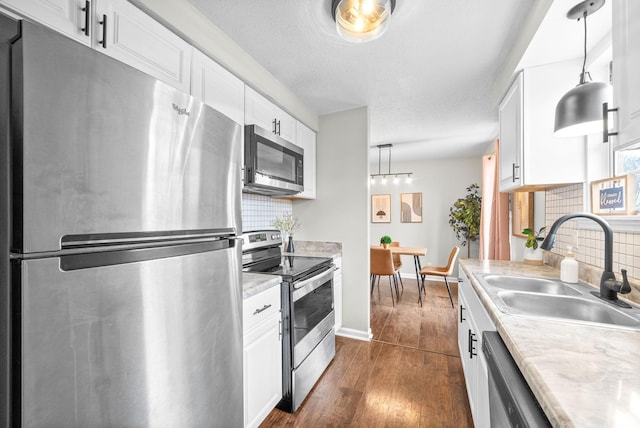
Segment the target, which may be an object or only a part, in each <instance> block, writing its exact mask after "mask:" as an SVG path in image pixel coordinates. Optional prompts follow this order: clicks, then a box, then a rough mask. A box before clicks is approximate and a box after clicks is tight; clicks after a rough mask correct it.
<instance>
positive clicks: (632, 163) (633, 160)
mask: <svg viewBox="0 0 640 428" xmlns="http://www.w3.org/2000/svg"><path fill="white" fill-rule="evenodd" d="M615 171H616V175H625V174H634V175H635V176H636V191H635V196H636V201H635V206H636V212H637V213H640V145H638V146H635V147H630V148H627V149H622V150H617V151H616V152H615Z"/></svg>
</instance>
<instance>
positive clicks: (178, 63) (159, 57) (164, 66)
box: [93, 0, 191, 93]
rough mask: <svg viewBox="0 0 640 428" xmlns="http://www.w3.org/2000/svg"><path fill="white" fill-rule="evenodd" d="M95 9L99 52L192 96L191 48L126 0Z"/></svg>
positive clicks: (102, 0)
mask: <svg viewBox="0 0 640 428" xmlns="http://www.w3.org/2000/svg"><path fill="white" fill-rule="evenodd" d="M95 9H96V18H95V21H94V22H95V23H94V28H93V40H94V46H95V47H96V49H98V50H100V51H102V52H104V53H106V54H107V55H109V56H111V57H113V58H115V59H117V60H120V61H122V62H124V63H126V64H129V65H131V66H132V67H135V68H137V69H138V70H141V71H144V72H145V73H147V74H150V75H151V76H153V77H155V78H156V79H159V80H162V81H163V82H165V83H168V84H169V85H171V86H174V87H176V88H178V89H180V90H182V91H184V92H186V93H189V92H190V90H191V84H190V78H191V73H190V71H189V70H190V66H191V45H189V44H188V43H187V42H185V41H184V40H182V39H181V38H180V37H178V36H177V35H176V34H174V33H173V32H171V31H169V30H168V29H167V28H166V27H164V26H163V25H161V24H160V23H158V22H157V21H155V20H154V19H153V18H151V17H150V16H149V15H147V14H146V13H144V12H143V11H141V10H140V9H138V8H136V7H135V6H133V5H132V4H131V3H129V2H128V1H126V0H99V1H98V2H97V5H96V8H95ZM105 20H106V21H105Z"/></svg>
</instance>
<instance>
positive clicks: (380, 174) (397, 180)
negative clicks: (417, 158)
mask: <svg viewBox="0 0 640 428" xmlns="http://www.w3.org/2000/svg"><path fill="white" fill-rule="evenodd" d="M376 147H378V173H377V174H371V184H375V182H376V178H378V177H380V178H381V183H382V184H386V183H387V178H393V183H394V184H398V183H400V178H401V177H402V176H405V175H406V176H407V178H406V182H407V183H410V182H411V175H412V174H413V172H391V147H393V144H379V145H377V146H376ZM382 149H389V156H388V168H387V172H380V171H381V169H380V167H381V156H380V155H381V152H382Z"/></svg>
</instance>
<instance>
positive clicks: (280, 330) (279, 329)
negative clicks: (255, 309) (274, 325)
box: [278, 320, 282, 340]
mask: <svg viewBox="0 0 640 428" xmlns="http://www.w3.org/2000/svg"><path fill="white" fill-rule="evenodd" d="M278 340H282V320H278Z"/></svg>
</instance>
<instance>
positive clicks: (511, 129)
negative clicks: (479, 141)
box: [499, 73, 523, 192]
mask: <svg viewBox="0 0 640 428" xmlns="http://www.w3.org/2000/svg"><path fill="white" fill-rule="evenodd" d="M522 86H523V84H522V73H519V74H518V76H517V77H516V80H515V81H514V82H513V84H512V85H511V87H510V88H509V90H508V91H507V93H506V94H505V96H504V98H503V99H502V102H501V103H500V108H499V116H500V146H499V147H500V190H501V191H503V192H504V191H508V190H511V189H514V188H517V187H520V182H521V180H520V177H521V175H520V168H521V164H522V161H521V149H522V144H521V143H520V142H521V141H522Z"/></svg>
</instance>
